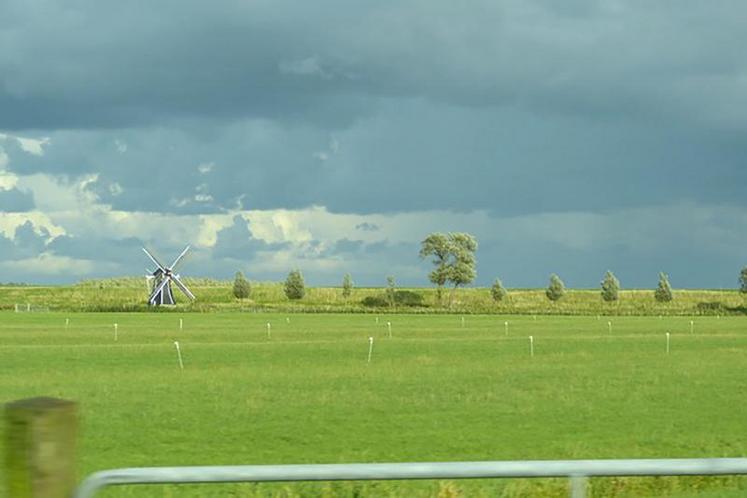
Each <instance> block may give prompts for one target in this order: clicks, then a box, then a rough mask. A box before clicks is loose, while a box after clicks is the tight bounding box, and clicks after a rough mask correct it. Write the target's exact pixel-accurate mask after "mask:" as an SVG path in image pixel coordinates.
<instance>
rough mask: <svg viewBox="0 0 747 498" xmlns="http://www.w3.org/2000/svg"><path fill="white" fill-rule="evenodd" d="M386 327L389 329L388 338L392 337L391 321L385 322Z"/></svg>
mask: <svg viewBox="0 0 747 498" xmlns="http://www.w3.org/2000/svg"><path fill="white" fill-rule="evenodd" d="M386 328H387V329H388V330H389V338H390V339H391V338H392V322H386Z"/></svg>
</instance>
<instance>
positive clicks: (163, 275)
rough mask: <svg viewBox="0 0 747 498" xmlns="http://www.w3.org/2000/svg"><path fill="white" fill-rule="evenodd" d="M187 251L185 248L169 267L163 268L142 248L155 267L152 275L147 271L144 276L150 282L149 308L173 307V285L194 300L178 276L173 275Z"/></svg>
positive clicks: (187, 248)
mask: <svg viewBox="0 0 747 498" xmlns="http://www.w3.org/2000/svg"><path fill="white" fill-rule="evenodd" d="M187 251H189V246H187V247H186V248H185V249H184V250H183V251H182V253H181V254H179V256H178V257H177V258H176V259H175V260H174V262H173V263H172V264H171V266H168V267H165V266H163V265H162V264H161V263H160V262H159V261H158V260H157V259H156V257H155V256H153V255H152V254H151V253H150V252H149V251H148V250H147V249H146V248H143V252H145V254H146V255H147V256H148V258H150V260H151V261H152V262H153V263H154V264H155V265H156V267H157V268H156V270H155V271H153V272H152V273H151V272H150V271H149V272H148V275H146V279H147V280H148V282H152V286H151V287H150V295H149V296H148V304H150V305H151V306H163V305H167V306H168V305H173V304H175V301H174V293H173V292H172V290H171V284H172V283H173V284H174V285H175V286H176V287H177V288H178V289H179V290H180V291H181V292H182V293H183V294H184V295H185V296H187V298H189V299H190V300H194V299H195V296H194V294H192V292H191V291H190V290H189V289H188V288H187V286H186V285H184V282H182V281H181V279H180V278H179V275H176V274H175V273H174V269H175V268H176V266H177V265H178V264H179V263H180V262H181V261H182V260H183V258H184V256H185V255H186V254H187Z"/></svg>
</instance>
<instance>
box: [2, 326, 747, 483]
mask: <svg viewBox="0 0 747 498" xmlns="http://www.w3.org/2000/svg"><path fill="white" fill-rule="evenodd" d="M180 317H181V318H183V320H184V330H183V331H179V330H178V320H179V318H180ZM66 318H69V319H70V325H69V328H67V329H66V328H65V319H66ZM461 320H462V319H461V317H459V316H454V315H393V314H389V315H381V316H378V315H361V314H357V315H355V314H348V315H325V314H311V315H310V314H277V313H210V314H188V315H178V314H172V313H129V314H128V313H118V314H116V313H111V314H110V313H95V314H86V313H77V314H72V315H69V314H62V313H28V314H24V313H7V312H6V313H1V314H0V402H6V401H9V400H13V399H19V398H24V397H29V396H35V395H52V396H59V397H63V398H68V399H74V400H78V401H79V402H80V407H81V416H82V431H81V432H82V436H81V452H80V453H81V454H80V460H79V472H80V475H81V477H82V476H83V475H87V474H89V473H90V472H93V471H95V470H99V469H106V468H113V467H125V466H152V465H209V464H267V463H340V462H384V461H466V460H503V459H562V458H638V457H640V458H647V457H670V458H671V457H722V456H744V455H745V454H747V418H745V417H744V413H743V410H742V409H741V407H743V406H745V405H746V404H747V388H745V383H744V368H745V365H747V327H746V326H747V319H745V318H741V317H720V318H716V317H700V318H695V319H694V320H693V324H692V333H691V328H690V327H691V325H690V317H663V318H658V317H649V318H641V317H619V318H612V319H607V318H604V317H602V318H599V319H598V318H597V317H595V316H593V317H551V316H538V317H536V318H533V317H532V316H511V317H503V316H481V315H475V316H466V317H465V319H464V326H463V325H462V321H461ZM387 322H390V323H391V328H392V337H391V338H390V337H389V332H388V327H387ZM506 322H508V334H506V325H505V323H506ZM113 323H118V325H119V328H118V331H119V333H118V340H117V341H116V342H115V341H114V337H113ZM267 323H270V324H271V328H270V337H268V333H267ZM665 332H670V333H671V334H672V343H671V353H670V354H667V353H666V351H665V347H666V346H665V335H664V334H665ZM529 335H532V336H533V337H534V344H535V355H534V357H530V355H529V341H528V336H529ZM369 337H373V338H374V350H373V358H372V361H371V363H370V364H368V363H367V361H366V358H367V354H368V338H369ZM173 340H179V341H180V343H181V346H182V350H183V354H184V361H185V369H184V371H180V369H179V367H178V363H177V359H176V355H175V350H174V347H173ZM0 430H2V431H4V430H5V427H2V429H0ZM0 435H2V434H0ZM0 441H2V439H0ZM0 444H1V443H0ZM1 450H2V448H0V451H1ZM591 487H592V496H596V497H607V496H620V497H623V496H672V497H686V496H742V495H743V494H744V492H745V490H747V481H745V479H743V478H736V477H723V478H706V477H692V478H639V479H638V478H637V479H633V478H618V479H612V478H610V479H595V480H592V483H591ZM0 493H2V491H0ZM101 496H104V497H136V496H137V497H141V496H144V497H172V496H173V497H175V496H180V497H181V496H190V497H192V496H193V497H217V496H236V497H255V496H283V497H293V496H329V497H333V496H367V497H368V496H371V497H373V496H375V497H379V496H441V497H449V496H470V497H471V496H506V497H518V496H550V497H552V496H567V482H566V481H565V480H562V479H547V480H475V481H457V482H450V483H443V482H431V481H421V482H383V483H382V482H373V483H333V484H329V483H316V484H294V485H285V484H273V485H270V484H266V485H252V484H242V485H212V486H183V487H176V486H154V487H122V488H115V489H110V490H108V491H106V492H105V493H103V494H102V495H101Z"/></svg>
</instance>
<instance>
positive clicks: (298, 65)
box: [278, 55, 332, 79]
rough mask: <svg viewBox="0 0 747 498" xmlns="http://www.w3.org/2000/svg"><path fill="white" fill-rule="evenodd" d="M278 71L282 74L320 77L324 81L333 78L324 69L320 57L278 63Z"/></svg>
mask: <svg viewBox="0 0 747 498" xmlns="http://www.w3.org/2000/svg"><path fill="white" fill-rule="evenodd" d="M278 69H279V70H280V72H281V73H282V74H293V75H297V76H320V77H322V78H324V79H329V78H331V77H332V75H331V74H329V73H328V72H327V71H325V70H324V68H323V67H322V64H321V61H320V60H319V56H317V55H312V56H311V57H306V58H305V59H295V60H285V61H280V62H279V63H278Z"/></svg>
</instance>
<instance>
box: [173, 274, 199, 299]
mask: <svg viewBox="0 0 747 498" xmlns="http://www.w3.org/2000/svg"><path fill="white" fill-rule="evenodd" d="M172 282H174V284H175V285H176V286H177V287H179V290H180V291H182V292H183V293H184V295H185V296H187V297H188V298H190V299H191V300H192V301H194V300H195V299H196V298H195V295H194V294H192V293H191V292H190V291H189V289H187V286H186V285H184V284H183V283H182V281H181V279H180V278H179V275H174V276H173V277H172Z"/></svg>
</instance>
